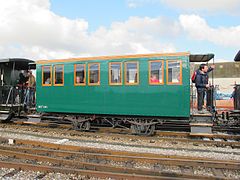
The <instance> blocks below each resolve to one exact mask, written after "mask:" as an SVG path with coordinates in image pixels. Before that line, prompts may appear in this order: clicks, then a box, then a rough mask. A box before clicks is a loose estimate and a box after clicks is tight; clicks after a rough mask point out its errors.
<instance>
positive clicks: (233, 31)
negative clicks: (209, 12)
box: [179, 15, 240, 48]
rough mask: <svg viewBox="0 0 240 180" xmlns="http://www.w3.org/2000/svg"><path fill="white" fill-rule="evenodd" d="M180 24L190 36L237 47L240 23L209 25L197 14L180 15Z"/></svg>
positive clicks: (239, 39) (239, 40)
mask: <svg viewBox="0 0 240 180" xmlns="http://www.w3.org/2000/svg"><path fill="white" fill-rule="evenodd" d="M179 21H180V24H181V26H182V28H183V29H184V31H185V32H186V33H187V35H189V37H190V38H192V39H195V40H202V41H209V42H212V43H214V44H217V45H221V46H226V47H236V48H239V42H240V25H239V26H233V27H227V28H226V27H218V28H213V27H210V26H209V25H208V24H207V22H206V21H205V19H203V18H201V17H200V16H198V15H181V16H180V17H179Z"/></svg>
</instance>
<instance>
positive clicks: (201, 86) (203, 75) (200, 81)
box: [195, 64, 215, 114]
mask: <svg viewBox="0 0 240 180" xmlns="http://www.w3.org/2000/svg"><path fill="white" fill-rule="evenodd" d="M214 68H215V65H212V66H211V67H208V66H207V64H201V65H200V66H199V70H198V71H197V74H196V82H195V86H196V88H197V95H198V103H197V105H198V107H197V108H198V112H199V113H201V114H203V113H204V111H203V105H204V97H205V94H206V90H207V88H209V87H210V85H209V84H208V73H209V72H211V71H212V70H213V69H214Z"/></svg>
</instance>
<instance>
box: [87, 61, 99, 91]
mask: <svg viewBox="0 0 240 180" xmlns="http://www.w3.org/2000/svg"><path fill="white" fill-rule="evenodd" d="M93 64H98V77H99V82H98V83H90V66H91V65H93ZM100 69H101V67H100V63H98V62H96V63H88V86H100V84H101V83H100V82H101V77H100Z"/></svg>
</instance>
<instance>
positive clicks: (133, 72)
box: [126, 62, 138, 84]
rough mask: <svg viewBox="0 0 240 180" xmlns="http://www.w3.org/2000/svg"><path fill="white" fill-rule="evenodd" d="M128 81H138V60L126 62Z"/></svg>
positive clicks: (131, 82)
mask: <svg viewBox="0 0 240 180" xmlns="http://www.w3.org/2000/svg"><path fill="white" fill-rule="evenodd" d="M126 71H127V72H126V73H127V74H126V83H127V84H137V83H138V64H137V63H136V62H131V63H126Z"/></svg>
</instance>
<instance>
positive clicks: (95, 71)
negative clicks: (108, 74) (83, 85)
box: [88, 63, 100, 85]
mask: <svg viewBox="0 0 240 180" xmlns="http://www.w3.org/2000/svg"><path fill="white" fill-rule="evenodd" d="M88 84H89V85H100V64H99V63H90V64H88Z"/></svg>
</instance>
